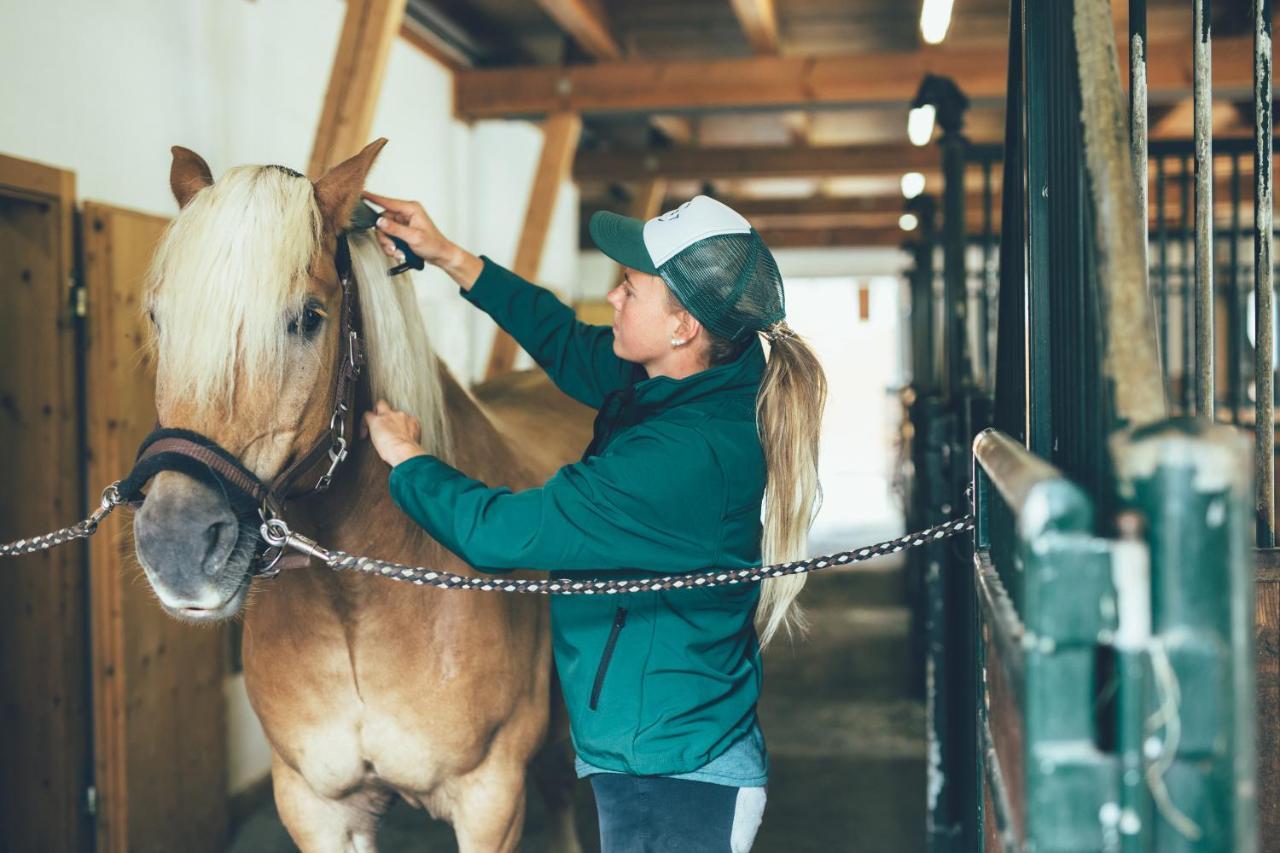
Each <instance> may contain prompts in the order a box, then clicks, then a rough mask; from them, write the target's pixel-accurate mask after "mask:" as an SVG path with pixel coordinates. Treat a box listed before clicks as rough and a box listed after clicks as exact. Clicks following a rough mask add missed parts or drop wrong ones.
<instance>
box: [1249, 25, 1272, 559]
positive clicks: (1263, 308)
mask: <svg viewBox="0 0 1280 853" xmlns="http://www.w3.org/2000/svg"><path fill="white" fill-rule="evenodd" d="M1253 74H1254V76H1253V115H1254V121H1253V144H1254V150H1253V158H1254V159H1253V282H1254V284H1253V290H1254V312H1253V317H1254V329H1255V331H1254V341H1255V346H1254V350H1253V371H1254V382H1255V387H1256V389H1257V390H1256V395H1255V397H1256V399H1255V404H1254V405H1255V410H1254V442H1253V446H1254V459H1253V467H1254V472H1255V476H1256V477H1257V497H1256V503H1255V505H1256V516H1257V544H1258V547H1259V548H1274V547H1275V544H1276V529H1275V519H1276V496H1275V485H1276V481H1275V476H1276V473H1275V472H1276V468H1275V453H1276V434H1275V430H1276V425H1275V398H1274V396H1273V394H1274V393H1275V392H1274V387H1273V380H1274V379H1275V374H1274V372H1273V370H1272V366H1271V365H1272V358H1273V353H1274V352H1275V330H1274V329H1273V328H1272V317H1271V303H1272V298H1273V295H1274V294H1273V293H1272V290H1271V288H1272V281H1271V273H1272V269H1271V245H1272V239H1273V235H1272V233H1271V227H1272V226H1271V217H1272V205H1273V203H1274V199H1273V198H1272V195H1271V147H1272V145H1271V132H1272V131H1271V0H1254V4H1253Z"/></svg>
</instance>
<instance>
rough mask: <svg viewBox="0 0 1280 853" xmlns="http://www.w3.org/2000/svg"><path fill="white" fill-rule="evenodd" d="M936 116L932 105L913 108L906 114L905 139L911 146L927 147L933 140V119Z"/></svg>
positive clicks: (935, 109) (936, 111)
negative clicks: (908, 140)
mask: <svg viewBox="0 0 1280 853" xmlns="http://www.w3.org/2000/svg"><path fill="white" fill-rule="evenodd" d="M937 114H938V110H937V108H936V107H935V106H934V105H933V104H923V105H921V106H918V107H913V108H912V110H911V112H910V113H908V114H907V138H908V139H910V140H911V144H912V145H928V144H929V140H931V139H933V119H934V117H935V116H936V115H937Z"/></svg>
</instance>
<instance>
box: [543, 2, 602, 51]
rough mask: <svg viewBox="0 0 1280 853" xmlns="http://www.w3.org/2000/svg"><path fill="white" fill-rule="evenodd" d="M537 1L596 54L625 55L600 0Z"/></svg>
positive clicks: (557, 21)
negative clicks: (610, 27)
mask: <svg viewBox="0 0 1280 853" xmlns="http://www.w3.org/2000/svg"><path fill="white" fill-rule="evenodd" d="M537 3H538V6H540V7H541V8H542V11H544V12H546V13H547V14H548V15H549V16H551V19H552V20H553V21H555V22H556V25H557V26H558V27H560V29H562V30H564V31H565V32H566V33H568V34H569V36H570V37H571V38H572V39H573V40H574V41H575V42H577V43H578V46H579V47H581V48H582V49H583V50H584V51H586V52H587V54H588V55H589V56H591V57H592V58H594V59H600V60H605V61H609V60H614V61H616V60H620V59H622V48H621V47H620V46H619V45H618V42H617V39H615V38H614V37H613V33H612V32H611V31H610V29H609V22H608V20H607V19H606V17H605V13H604V8H603V7H602V6H601V5H600V2H599V0H537Z"/></svg>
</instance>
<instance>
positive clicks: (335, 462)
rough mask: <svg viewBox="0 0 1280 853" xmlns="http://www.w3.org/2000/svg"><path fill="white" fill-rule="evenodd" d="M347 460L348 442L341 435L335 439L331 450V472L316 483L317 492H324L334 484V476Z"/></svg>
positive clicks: (323, 475) (326, 473) (326, 472)
mask: <svg viewBox="0 0 1280 853" xmlns="http://www.w3.org/2000/svg"><path fill="white" fill-rule="evenodd" d="M346 458H347V440H346V439H345V438H343V437H342V436H341V435H336V436H334V438H333V446H332V447H330V448H329V470H328V471H325V472H324V474H322V475H321V476H320V479H319V480H317V481H316V491H317V492H323V491H324V490H326V489H328V488H329V486H330V485H331V484H332V483H333V475H334V473H335V472H336V471H337V470H338V466H339V465H341V464H342V461H343V460H344V459H346Z"/></svg>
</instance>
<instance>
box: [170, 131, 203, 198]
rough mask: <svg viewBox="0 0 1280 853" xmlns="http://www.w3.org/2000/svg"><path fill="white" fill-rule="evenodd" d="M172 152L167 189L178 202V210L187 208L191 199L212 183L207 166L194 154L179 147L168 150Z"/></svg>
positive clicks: (201, 158) (187, 149)
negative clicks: (171, 191)
mask: <svg viewBox="0 0 1280 853" xmlns="http://www.w3.org/2000/svg"><path fill="white" fill-rule="evenodd" d="M169 150H170V151H172V152H173V165H172V166H170V167H169V188H170V189H171V190H173V197H174V198H175V199H177V200H178V209H179V210H181V209H182V208H184V207H186V206H187V202H189V201H191V197H192V196H194V195H195V194H196V193H198V192H200V190H202V189H204V188H205V187H207V186H209V185H210V184H212V183H213V172H211V171H209V164H208V163H206V162H205V161H204V158H203V157H201V156H200V155H199V154H197V153H196V152H194V151H192V150H191V149H189V148H183V147H182V146H181V145H175V146H173V148H171V149H169Z"/></svg>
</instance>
